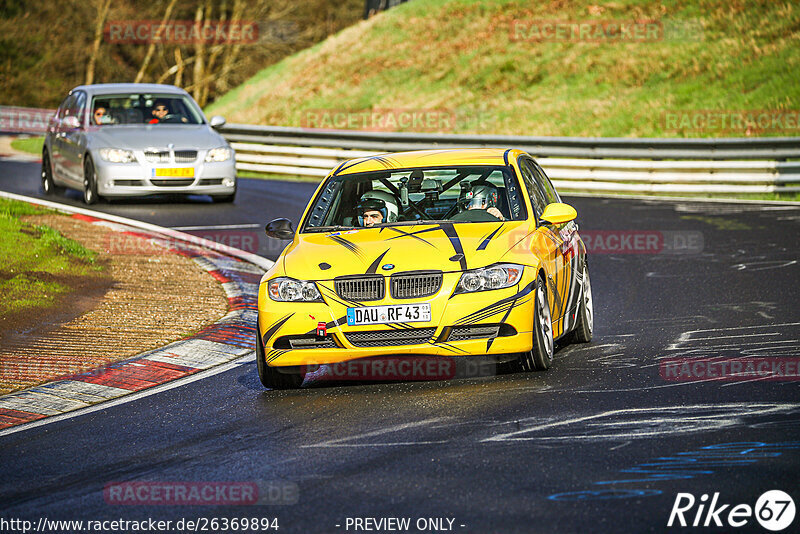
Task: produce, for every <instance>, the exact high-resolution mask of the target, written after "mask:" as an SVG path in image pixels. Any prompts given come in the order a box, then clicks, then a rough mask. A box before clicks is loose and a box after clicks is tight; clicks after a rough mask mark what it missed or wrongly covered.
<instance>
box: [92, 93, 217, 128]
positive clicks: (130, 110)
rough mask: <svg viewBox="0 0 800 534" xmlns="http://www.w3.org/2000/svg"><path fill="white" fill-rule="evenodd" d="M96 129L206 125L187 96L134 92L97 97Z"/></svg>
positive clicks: (94, 110)
mask: <svg viewBox="0 0 800 534" xmlns="http://www.w3.org/2000/svg"><path fill="white" fill-rule="evenodd" d="M91 111H92V114H91V117H90V122H91V125H93V126H109V125H121V124H203V123H204V122H205V121H204V119H203V114H202V112H201V111H200V110H199V109H198V108H197V106H196V105H195V104H194V102H193V101H192V100H191V99H190V98H189V97H188V96H186V95H180V94H175V93H172V94H169V93H165V94H157V93H130V94H115V95H95V97H94V98H93V99H92V110H91Z"/></svg>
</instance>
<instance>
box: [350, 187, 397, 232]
mask: <svg viewBox="0 0 800 534" xmlns="http://www.w3.org/2000/svg"><path fill="white" fill-rule="evenodd" d="M397 205H398V203H397V199H395V198H394V195H392V194H391V193H387V192H386V191H368V192H367V193H364V194H363V195H361V200H359V202H358V205H357V206H356V215H357V216H358V226H361V227H363V228H372V227H373V226H375V225H376V224H381V223H384V222H395V221H397V215H398V212H399V210H398V208H397Z"/></svg>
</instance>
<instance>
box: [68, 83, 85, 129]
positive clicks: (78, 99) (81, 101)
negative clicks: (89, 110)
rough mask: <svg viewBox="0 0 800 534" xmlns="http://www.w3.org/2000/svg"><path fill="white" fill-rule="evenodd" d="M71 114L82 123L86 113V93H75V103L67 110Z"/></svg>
mask: <svg viewBox="0 0 800 534" xmlns="http://www.w3.org/2000/svg"><path fill="white" fill-rule="evenodd" d="M67 112H68V114H69V115H72V116H74V117H75V118H77V119H78V120H79V121H80V123H81V124H83V119H84V117H85V115H86V93H84V92H83V91H78V92H77V93H75V103H74V105H73V106H71V107H70V108H69V109H68V110H67Z"/></svg>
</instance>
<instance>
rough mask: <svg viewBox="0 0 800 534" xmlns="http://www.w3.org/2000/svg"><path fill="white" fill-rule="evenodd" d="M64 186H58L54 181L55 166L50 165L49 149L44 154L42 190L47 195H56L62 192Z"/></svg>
mask: <svg viewBox="0 0 800 534" xmlns="http://www.w3.org/2000/svg"><path fill="white" fill-rule="evenodd" d="M62 189H63V188H61V187H58V186H57V185H56V183H55V182H54V181H53V167H51V166H50V154H48V153H47V151H45V152H44V154H42V190H43V191H44V194H45V195H48V196H49V195H54V194H56V193H59V192H61V190H62Z"/></svg>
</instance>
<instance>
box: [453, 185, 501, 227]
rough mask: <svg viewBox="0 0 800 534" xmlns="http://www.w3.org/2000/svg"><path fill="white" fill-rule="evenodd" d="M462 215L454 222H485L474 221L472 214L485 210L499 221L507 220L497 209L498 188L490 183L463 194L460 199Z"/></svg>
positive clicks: (455, 218) (475, 186)
mask: <svg viewBox="0 0 800 534" xmlns="http://www.w3.org/2000/svg"><path fill="white" fill-rule="evenodd" d="M460 203H461V206H459V207H460V209H461V213H459V214H458V215H456V216H455V217H454V218H453V220H465V221H467V220H484V219H482V218H481V219H474V218H473V217H472V216H471V215H470V214H468V212H469V211H471V210H484V211H486V213H487V214H489V215H491V216H492V217H494V218H495V219H497V220H500V221H505V220H506V218H505V217H504V216H503V214H502V212H501V211H500V210H499V209H498V208H497V188H496V187H495V186H494V185H492V184H489V183H486V184H479V185H474V186H472V188H471V189H469V190H467V191H466V192H465V193H463V197H462V198H461V199H460Z"/></svg>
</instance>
